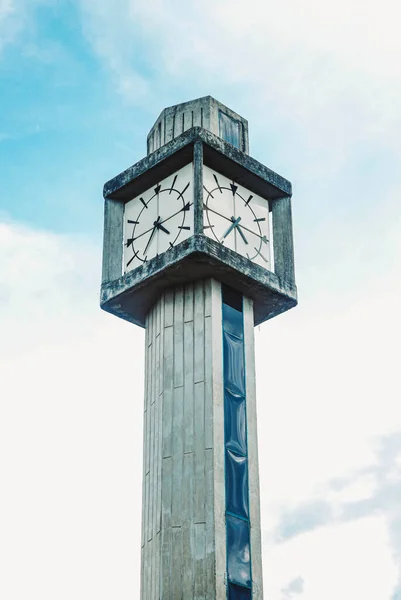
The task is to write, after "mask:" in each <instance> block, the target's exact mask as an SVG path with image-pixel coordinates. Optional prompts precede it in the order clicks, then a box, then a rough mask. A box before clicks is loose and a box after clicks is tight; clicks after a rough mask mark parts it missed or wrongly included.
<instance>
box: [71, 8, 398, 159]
mask: <svg viewBox="0 0 401 600" xmlns="http://www.w3.org/2000/svg"><path fill="white" fill-rule="evenodd" d="M81 7H82V14H83V23H84V29H85V31H86V32H87V35H88V38H89V40H90V41H91V43H92V45H93V48H94V50H95V51H96V52H97V53H98V55H99V57H100V58H101V59H102V60H103V61H104V62H105V64H106V65H107V67H108V68H109V69H110V70H111V72H112V73H113V76H114V77H115V79H116V81H118V82H119V83H118V88H119V90H120V91H121V92H122V93H123V94H125V95H126V97H127V99H129V100H131V101H134V102H137V103H138V102H139V103H143V104H147V105H148V106H151V107H152V109H151V110H152V111H155V112H157V111H158V110H160V109H161V108H163V107H164V106H163V103H162V105H161V103H160V100H159V92H160V91H161V90H163V92H164V94H163V95H164V96H167V95H168V96H169V97H171V98H174V101H177V102H178V101H185V100H188V99H189V98H190V97H191V91H190V90H191V89H192V90H196V93H197V94H199V95H204V94H206V93H212V95H216V94H218V93H219V92H220V91H221V92H222V93H224V96H228V99H227V102H228V103H229V104H231V103H232V102H233V101H234V100H235V102H234V104H235V106H233V108H236V109H237V110H238V111H239V112H240V110H242V109H243V110H244V112H245V111H249V114H252V115H253V119H254V121H259V122H261V123H263V122H265V121H267V123H270V125H266V126H265V127H266V129H268V130H270V131H271V132H273V131H276V127H277V125H278V123H280V134H281V136H284V138H285V144H286V147H287V153H288V142H289V139H290V138H292V145H291V146H294V143H295V146H297V145H298V144H301V145H302V149H303V152H304V154H305V153H310V154H312V155H313V157H314V165H313V168H314V169H315V171H316V170H317V169H319V168H326V169H327V163H329V164H330V163H331V164H332V165H333V162H334V163H337V162H339V163H341V166H344V165H345V164H346V161H347V157H349V156H350V155H351V154H352V153H353V152H354V151H355V148H356V147H357V146H360V145H363V146H369V145H370V144H371V143H373V142H374V143H376V144H379V147H380V146H385V147H386V148H388V147H391V148H392V150H397V151H399V150H400V145H399V137H400V136H399V133H400V126H401V118H400V115H399V111H398V110H397V106H398V104H399V103H400V101H401V77H400V75H399V73H398V57H399V55H400V50H401V42H400V38H399V35H398V30H397V22H398V20H397V18H394V19H393V20H392V19H389V18H388V15H394V17H395V15H396V14H397V10H398V9H397V5H396V3H395V2H394V1H393V0H384V4H383V5H381V10H380V11H378V10H377V3H376V2H373V1H369V2H365V3H361V2H360V1H359V0H351V2H350V1H346V0H340V1H339V2H337V3H336V4H335V5H327V4H324V5H322V4H321V3H320V2H317V1H316V0H306V2H302V4H301V3H299V2H297V1H296V0H285V1H284V2H277V1H273V2H269V3H266V2H261V0H250V2H248V3H247V4H246V5H244V4H243V3H240V2H239V1H234V2H232V1H230V2H229V1H228V0H219V1H218V2H214V3H213V4H211V3H210V2H207V1H205V0H203V1H202V2H198V3H196V4H191V3H183V2H182V1H181V0H173V1H172V2H170V3H168V4H167V3H164V2H160V0H150V1H149V2H146V3H139V2H136V1H135V0H119V2H118V5H117V7H115V6H114V5H111V4H110V3H109V2H108V1H107V0H103V1H99V2H96V3H87V2H84V1H83V2H81ZM156 90H157V92H158V93H157V94H156V95H155V91H156ZM230 92H231V93H230ZM181 94H184V96H183V97H179V96H180V95H181ZM187 96H188V97H187ZM230 98H231V101H230ZM222 100H223V101H224V97H223V98H222ZM251 125H252V124H251ZM276 132H277V133H278V131H276ZM251 133H252V131H251ZM253 133H254V134H255V135H256V134H257V132H253ZM265 133H266V132H264V134H265ZM301 136H302V139H300V137H301ZM332 168H333V167H332Z"/></svg>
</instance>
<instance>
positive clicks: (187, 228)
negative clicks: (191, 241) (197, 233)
mask: <svg viewBox="0 0 401 600" xmlns="http://www.w3.org/2000/svg"><path fill="white" fill-rule="evenodd" d="M178 229H186V230H187V231H190V230H191V228H190V227H188V226H186V225H178Z"/></svg>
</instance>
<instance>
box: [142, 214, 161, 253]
mask: <svg viewBox="0 0 401 600" xmlns="http://www.w3.org/2000/svg"><path fill="white" fill-rule="evenodd" d="M159 221H160V217H157V220H156V221H155V222H154V223H153V229H152V233H151V234H150V237H149V239H148V243H147V244H146V246H145V250H144V251H143V255H144V256H145V254H146V250H147V249H148V248H149V246H150V243H151V241H152V240H153V237H154V235H155V233H156V229H157V226H158V224H159Z"/></svg>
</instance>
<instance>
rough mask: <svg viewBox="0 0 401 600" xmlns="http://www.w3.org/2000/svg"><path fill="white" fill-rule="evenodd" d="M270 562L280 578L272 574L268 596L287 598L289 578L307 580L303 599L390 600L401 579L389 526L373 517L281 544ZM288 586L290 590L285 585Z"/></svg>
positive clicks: (267, 560) (266, 561) (266, 559)
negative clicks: (283, 592) (391, 547)
mask: <svg viewBox="0 0 401 600" xmlns="http://www.w3.org/2000/svg"><path fill="white" fill-rule="evenodd" d="M264 564H265V566H266V567H265V568H266V569H267V565H269V571H270V573H271V574H273V573H274V577H273V576H272V575H271V576H270V578H269V577H266V586H265V594H266V596H267V597H268V598H272V599H276V598H279V599H280V600H281V599H282V595H281V594H280V589H282V588H283V587H284V586H286V585H288V583H287V582H288V581H289V580H291V579H293V578H298V577H300V575H299V574H300V573H301V574H302V579H303V592H302V594H301V595H299V596H298V595H294V596H293V598H294V599H295V598H298V597H299V598H302V600H321V598H325V600H338V598H342V599H343V600H354V598H369V599H370V598H372V600H373V599H375V600H376V598H382V599H383V600H387V599H388V600H390V596H391V594H392V592H393V589H394V586H395V584H396V582H397V566H396V564H395V563H394V561H393V558H392V556H391V552H390V549H389V546H388V534H387V530H386V524H385V522H384V520H383V519H382V518H381V517H372V518H366V519H362V520H360V521H357V522H354V523H349V524H344V525H341V526H338V525H337V526H332V525H328V526H327V527H325V528H322V529H320V530H319V531H317V532H311V533H306V534H304V535H303V536H299V537H298V538H295V539H294V540H291V541H290V542H288V543H287V544H283V545H281V546H271V547H269V548H268V549H267V551H266V552H265V554H264ZM284 589H285V588H284Z"/></svg>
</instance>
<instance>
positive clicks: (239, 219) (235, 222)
mask: <svg viewBox="0 0 401 600" xmlns="http://www.w3.org/2000/svg"><path fill="white" fill-rule="evenodd" d="M230 221H232V224H231V225H230V227H229V228H228V229H227V231H226V232H225V234H224V235H223V237H222V238H221V240H220V241H221V242H222V241H223V240H224V239H225V238H226V237H227V236H228V234H229V233H231V231H232V230H233V229H235V227H237V225H238V223H239V222H240V221H241V217H238V219H236V218H235V217H231V219H230Z"/></svg>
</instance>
